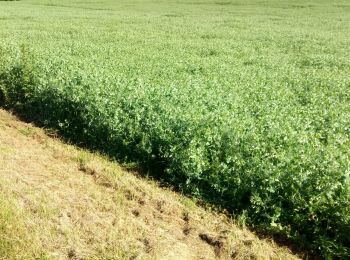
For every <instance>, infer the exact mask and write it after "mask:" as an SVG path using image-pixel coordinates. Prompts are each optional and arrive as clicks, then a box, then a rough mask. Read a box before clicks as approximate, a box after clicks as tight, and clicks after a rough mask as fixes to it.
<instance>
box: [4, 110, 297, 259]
mask: <svg viewBox="0 0 350 260" xmlns="http://www.w3.org/2000/svg"><path fill="white" fill-rule="evenodd" d="M0 211H1V212H2V213H0V230H1V231H2V232H1V233H2V234H1V235H0V257H1V256H3V259H26V258H34V257H37V258H42V259H47V258H49V259H51V258H53V259H69V258H71V259H86V258H89V259H91V258H92V259H102V258H103V259H214V258H224V259H228V258H239V259H249V258H253V259H271V258H274V259H293V258H296V257H295V256H293V255H292V254H290V253H289V251H288V250H287V249H285V248H281V247H278V246H276V245H274V244H273V243H272V242H269V241H266V240H259V239H258V238H257V237H256V236H254V235H253V234H252V233H251V232H249V231H247V230H245V229H242V228H239V227H237V226H236V225H234V224H233V223H232V222H230V221H229V220H228V219H227V218H226V217H225V216H222V215H219V214H216V213H213V212H209V211H208V210H204V209H203V208H201V207H198V206H196V205H195V203H194V202H193V201H192V200H190V199H188V198H185V197H182V196H180V195H178V194H176V193H174V192H172V191H169V190H165V189H162V188H159V187H158V186H157V183H155V182H154V181H151V180H145V179H141V178H138V177H137V176H136V175H135V174H132V173H130V172H127V171H125V170H123V169H122V168H121V167H120V166H118V165H117V164H116V163H112V162H110V161H108V160H107V159H104V158H103V157H101V156H99V155H96V154H92V153H89V152H86V151H83V150H79V149H77V148H75V147H73V146H70V145H67V144H64V143H62V142H61V141H59V140H57V139H55V138H52V137H49V136H47V135H46V134H45V133H44V131H43V130H41V129H38V128H35V127H33V126H32V125H30V124H26V123H23V122H20V121H19V120H17V119H16V118H15V117H13V116H12V115H10V114H9V113H7V112H5V111H3V110H0Z"/></svg>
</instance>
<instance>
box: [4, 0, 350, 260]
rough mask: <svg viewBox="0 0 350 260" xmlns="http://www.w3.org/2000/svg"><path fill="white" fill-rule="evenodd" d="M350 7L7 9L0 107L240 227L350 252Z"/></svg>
mask: <svg viewBox="0 0 350 260" xmlns="http://www.w3.org/2000/svg"><path fill="white" fill-rule="evenodd" d="M30 4H35V7H34V5H33V7H31V6H30ZM38 6H40V8H39V9H37V8H38ZM170 7H171V8H170ZM349 8H350V6H349V4H348V3H347V2H346V1H338V2H337V3H333V2H332V3H331V2H329V1H322V0H314V1H311V2H310V3H309V2H308V5H306V4H305V3H304V1H293V3H290V2H288V1H272V0H271V1H268V2H266V4H262V3H259V2H258V1H249V2H246V1H238V0H237V1H227V2H213V1H210V0H206V1H193V2H186V1H178V2H176V3H175V2H174V3H170V2H169V1H160V2H157V3H152V2H147V4H146V2H137V1H132V2H130V1H128V2H123V1H120V2H115V1H104V2H103V3H101V2H95V1H88V2H84V3H78V2H71V1H60V3H58V2H57V4H54V3H53V2H49V1H46V0H42V1H39V0H32V1H28V4H27V5H23V6H22V7H21V5H19V4H16V9H14V7H13V6H11V5H4V8H1V9H0V19H3V21H4V22H2V23H0V39H1V40H0V54H1V56H0V86H1V87H0V93H1V94H0V102H2V103H5V105H6V106H8V107H12V108H16V109H17V110H18V111H21V112H22V113H25V114H27V115H30V116H31V117H33V119H35V120H37V121H38V122H41V123H42V124H44V125H46V126H50V127H55V128H57V129H58V130H59V131H60V132H61V133H62V134H64V135H65V136H67V137H69V138H70V139H72V140H74V141H75V142H78V143H81V144H84V145H87V146H88V147H91V148H93V149H99V150H103V151H105V152H107V153H109V154H111V155H113V156H116V157H118V158H119V159H123V160H125V161H136V162H139V163H140V164H142V165H143V166H144V167H145V168H148V169H153V172H158V173H161V174H162V175H161V177H162V178H164V179H166V180H167V181H169V182H172V183H173V184H175V185H177V186H178V187H180V188H181V189H182V190H183V191H185V192H189V193H191V194H194V195H196V196H198V197H201V198H204V199H206V200H208V201H210V202H214V203H216V204H218V205H222V206H224V207H226V208H228V209H230V210H231V211H232V212H233V214H235V215H236V216H240V215H242V214H243V215H244V216H246V217H245V218H246V221H247V222H248V223H249V224H250V225H254V226H256V227H258V228H263V229H265V230H270V231H271V232H278V233H282V234H286V235H287V236H290V237H291V238H293V239H298V241H300V242H302V243H304V244H305V246H307V247H310V248H312V249H313V250H315V251H318V252H321V254H323V256H324V257H339V258H341V257H343V258H345V257H349V256H350V252H349V247H350V241H349V235H348V234H349V233H350V203H349V199H350V191H349V187H350V184H349V182H350V177H349V175H350V168H349V162H350V159H349V158H350V149H349V148H350V102H349V101H350V91H349V87H350V75H349V70H350V62H349V61H350V57H349V54H350V47H349V46H350V38H349V35H350V34H349V33H348V32H349V31H348V26H347V25H348V22H349V19H350V15H349V14H350V13H349V12H348V10H349ZM32 9H35V10H36V13H35V15H33V14H32ZM63 10H64V12H63ZM169 10H172V11H171V12H170V11H169ZM15 14H16V15H17V16H19V17H20V19H16V21H13V20H11V17H12V16H14V15H15ZM326 16H327V19H326V18H325V17H326ZM58 18H59V19H58ZM335 28H336V29H335Z"/></svg>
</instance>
